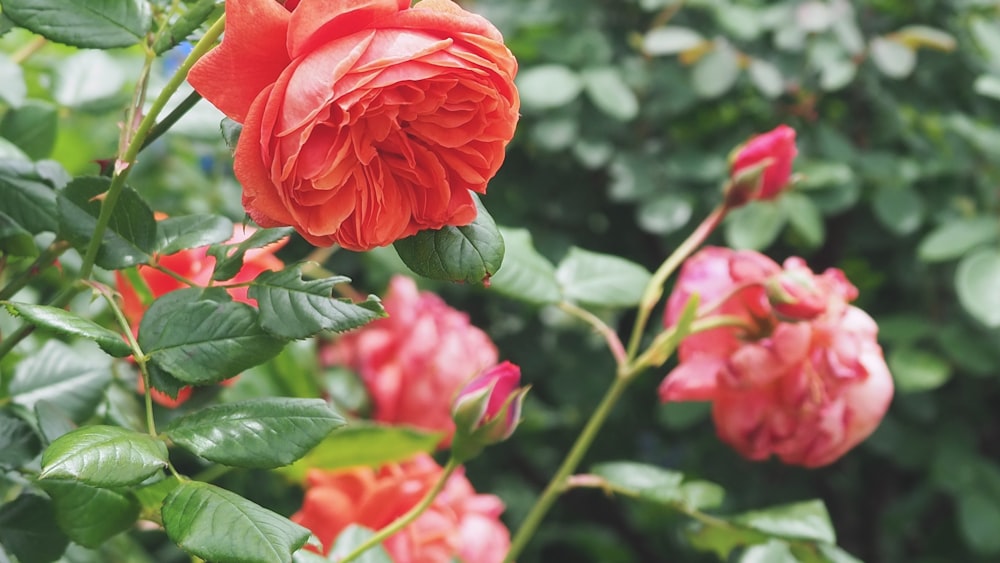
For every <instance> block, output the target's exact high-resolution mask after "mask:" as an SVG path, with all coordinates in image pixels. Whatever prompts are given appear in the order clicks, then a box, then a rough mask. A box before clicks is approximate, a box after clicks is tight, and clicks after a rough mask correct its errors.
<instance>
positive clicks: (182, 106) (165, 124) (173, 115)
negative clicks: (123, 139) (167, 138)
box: [139, 92, 201, 151]
mask: <svg viewBox="0 0 1000 563" xmlns="http://www.w3.org/2000/svg"><path fill="white" fill-rule="evenodd" d="M200 100H201V94H199V93H198V92H191V93H190V94H188V96H187V97H186V98H184V100H182V101H181V103H179V104H177V107H175V108H174V109H172V110H170V113H168V114H167V116H166V117H164V118H163V119H161V120H160V121H159V122H158V123H157V124H156V125H154V126H153V128H152V129H150V130H149V135H146V139H145V140H144V141H143V142H142V146H141V147H139V150H140V151H142V149H144V148H146V147H148V146H149V145H150V144H152V142H153V141H155V140H156V139H158V138H160V136H161V135H163V134H164V133H166V132H167V131H168V130H169V129H170V128H171V127H173V126H174V124H175V123H177V122H178V121H179V120H180V118H182V117H184V114H186V113H187V112H188V111H190V110H191V108H193V107H194V106H195V104H197V103H198V102H199V101H200Z"/></svg>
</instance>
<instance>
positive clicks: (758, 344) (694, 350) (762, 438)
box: [660, 247, 893, 467]
mask: <svg viewBox="0 0 1000 563" xmlns="http://www.w3.org/2000/svg"><path fill="white" fill-rule="evenodd" d="M789 272H794V274H795V276H798V277H800V278H801V277H803V276H805V274H806V272H808V273H809V275H811V276H812V277H813V278H814V279H812V280H806V282H807V285H808V286H809V287H810V288H812V289H813V290H815V292H816V294H815V295H812V296H810V302H809V307H808V310H804V313H805V314H804V316H805V317H806V318H808V319H810V320H805V321H801V322H788V321H787V320H786V318H785V317H783V316H779V315H778V314H777V311H775V308H776V306H773V305H772V303H771V302H770V301H769V300H768V293H767V291H766V290H765V288H766V287H768V285H773V284H774V280H776V279H780V278H781V277H782V276H786V275H788V274H789ZM696 292H697V293H698V294H699V295H700V298H701V303H702V311H703V312H704V313H705V314H706V316H711V315H720V314H721V315H731V316H734V317H737V318H739V319H741V320H743V321H744V322H745V326H744V327H722V328H716V329H713V330H709V331H706V332H702V333H698V334H695V335H692V336H689V337H688V338H686V339H684V341H683V342H682V343H681V346H680V351H679V360H680V363H679V365H678V366H677V367H676V368H675V369H674V370H673V371H672V372H670V374H668V375H667V377H666V379H664V381H663V383H662V384H661V385H660V398H661V400H663V401H664V402H667V401H711V402H712V416H713V419H714V420H715V425H716V431H717V432H718V434H719V437H720V438H721V439H722V440H723V441H724V442H726V443H728V444H729V445H731V446H732V447H733V448H735V449H736V450H737V451H739V452H740V453H741V454H742V455H744V456H746V457H747V458H750V459H753V460H763V459H767V458H768V457H770V456H771V455H777V456H778V457H779V458H780V459H781V460H782V461H784V462H785V463H789V464H794V465H803V466H806V467H818V466H822V465H827V464H829V463H832V462H833V461H835V460H836V459H838V458H839V457H840V456H842V455H844V453H846V452H847V451H848V450H850V449H851V448H853V447H854V446H856V445H857V444H858V443H860V442H861V441H862V440H864V439H865V438H867V437H868V436H869V435H870V434H871V433H872V432H873V431H874V430H875V428H876V427H877V426H878V424H879V422H880V421H881V420H882V417H883V416H884V415H885V412H886V410H887V409H888V406H889V402H890V400H891V399H892V394H893V384H892V377H891V375H890V374H889V369H888V367H887V366H886V364H885V360H884V359H883V356H882V349H881V347H879V345H878V342H877V334H878V327H877V326H876V324H875V322H874V321H873V320H872V319H871V317H869V316H868V315H867V314H865V313H864V311H862V310H860V309H858V308H857V307H853V306H851V305H848V302H849V301H850V300H852V299H854V298H855V297H856V295H857V289H856V288H854V286H853V285H851V284H850V283H849V282H848V281H847V280H846V278H844V276H843V274H842V273H841V272H840V271H839V270H828V271H827V272H825V273H823V274H822V275H819V276H817V275H815V274H812V272H811V271H808V268H807V267H806V266H805V264H804V262H802V261H801V260H800V259H789V260H788V261H786V263H785V268H784V270H783V269H782V268H780V267H778V265H777V264H776V263H774V262H773V261H771V260H770V259H768V258H767V257H765V256H763V255H761V254H758V253H756V252H750V251H734V250H730V249H727V248H712V247H710V248H706V249H704V250H703V251H701V252H699V253H698V254H696V255H694V256H693V257H692V258H690V259H689V260H688V262H687V263H686V264H685V265H684V267H683V268H682V270H681V274H680V278H679V279H678V281H677V284H676V286H675V287H674V292H673V294H672V295H671V296H670V299H669V301H668V304H667V311H666V317H665V319H664V320H665V323H666V324H667V325H668V326H669V325H671V324H672V323H674V322H675V321H676V320H677V318H678V316H679V315H680V313H681V310H682V308H683V306H684V304H685V303H686V302H687V299H688V298H689V297H690V296H691V294H692V293H696ZM786 297H787V296H786ZM778 306H780V304H779V305H778ZM793 312H794V311H793Z"/></svg>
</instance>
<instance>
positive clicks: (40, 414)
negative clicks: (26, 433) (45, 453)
mask: <svg viewBox="0 0 1000 563" xmlns="http://www.w3.org/2000/svg"><path fill="white" fill-rule="evenodd" d="M35 420H37V421H38V433H39V434H40V435H41V437H42V441H43V443H44V444H45V445H46V446H47V445H49V444H51V443H52V442H54V441H55V440H56V439H57V438H59V437H60V436H62V435H63V434H68V433H70V432H72V431H73V430H74V429H76V424H75V423H74V422H73V420H72V419H71V418H70V417H69V413H68V412H66V411H64V410H63V409H62V408H61V407H60V406H59V405H56V404H53V403H50V402H49V401H38V402H37V403H35Z"/></svg>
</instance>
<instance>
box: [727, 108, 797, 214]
mask: <svg viewBox="0 0 1000 563" xmlns="http://www.w3.org/2000/svg"><path fill="white" fill-rule="evenodd" d="M797 154H798V149H797V148H796V147H795V130H794V129H792V128H791V127H789V126H787V125H779V126H778V127H776V128H775V129H773V130H771V131H768V132H767V133H762V134H760V135H757V136H755V137H752V138H751V139H750V140H749V141H747V142H746V143H745V144H744V145H743V146H741V147H740V148H738V149H737V152H736V156H734V157H733V160H732V169H731V172H730V178H731V180H732V187H731V188H730V190H729V194H728V196H729V198H730V205H731V206H732V207H736V206H739V205H743V204H744V203H746V202H748V201H752V200H758V199H765V200H767V199H774V198H775V197H777V196H778V195H780V194H781V192H783V191H784V190H785V188H787V187H788V182H789V179H790V178H791V175H792V161H794V160H795V155H797ZM754 168H760V169H759V170H754Z"/></svg>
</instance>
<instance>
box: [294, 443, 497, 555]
mask: <svg viewBox="0 0 1000 563" xmlns="http://www.w3.org/2000/svg"><path fill="white" fill-rule="evenodd" d="M441 473H442V469H441V467H440V466H439V465H438V464H437V463H435V462H434V460H433V459H431V458H430V456H428V455H425V454H421V455H419V456H417V457H415V458H413V459H412V460H410V461H408V462H405V463H398V464H396V463H394V464H389V465H386V466H384V467H382V468H380V469H378V470H375V469H371V468H367V467H364V468H357V469H348V470H343V471H322V470H319V469H311V470H309V473H308V475H307V489H306V494H305V498H304V499H303V501H302V509H301V510H299V511H298V512H296V513H295V514H294V515H292V520H294V521H295V522H298V523H299V524H302V525H303V526H305V527H306V528H309V529H310V530H312V532H313V533H314V534H316V537H317V538H319V540H320V542H321V543H322V544H323V550H324V552H329V551H330V548H331V547H332V546H333V542H334V540H335V539H336V538H337V535H338V534H340V532H342V531H343V530H344V529H345V528H347V526H349V525H351V524H358V525H361V526H364V527H366V528H371V529H374V530H377V529H380V528H383V527H385V526H386V525H388V524H390V523H392V522H393V521H394V520H395V519H396V518H398V517H400V516H402V515H403V514H405V513H406V512H407V511H408V510H410V509H411V508H413V507H414V506H416V504H417V503H418V502H420V500H421V499H422V498H423V497H424V495H426V494H427V493H428V492H429V491H430V489H431V487H432V486H433V485H434V483H435V481H437V480H438V478H439V477H440V476H441ZM503 508H504V507H503V503H502V502H501V501H500V499H499V498H497V497H496V496H494V495H482V494H477V493H476V492H475V490H473V488H472V485H471V484H469V481H468V480H467V479H466V478H465V475H463V473H462V470H461V469H459V470H458V471H457V472H456V473H454V474H453V475H452V476H451V477H450V478H449V479H448V481H447V484H446V485H445V487H444V490H443V491H442V492H441V493H440V494H439V495H438V496H437V497H436V498H435V499H434V502H433V503H432V504H431V506H430V508H428V509H427V511H426V512H424V513H423V514H421V515H420V517H418V518H417V519H416V520H415V521H413V523H411V524H410V525H408V526H406V527H405V528H403V529H402V530H401V531H400V532H398V533H396V534H395V535H393V536H390V537H389V538H388V539H387V540H386V541H385V543H383V544H382V545H383V547H385V549H386V551H388V552H389V555H390V556H391V557H392V560H393V561H394V562H395V563H451V562H453V561H460V562H461V563H500V562H501V561H503V558H504V557H505V556H506V555H507V552H508V551H509V550H510V533H509V532H508V531H507V528H506V527H504V525H503V524H502V523H501V522H500V520H499V516H500V513H501V512H503Z"/></svg>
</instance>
